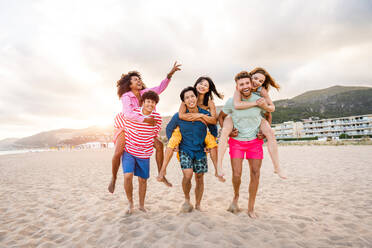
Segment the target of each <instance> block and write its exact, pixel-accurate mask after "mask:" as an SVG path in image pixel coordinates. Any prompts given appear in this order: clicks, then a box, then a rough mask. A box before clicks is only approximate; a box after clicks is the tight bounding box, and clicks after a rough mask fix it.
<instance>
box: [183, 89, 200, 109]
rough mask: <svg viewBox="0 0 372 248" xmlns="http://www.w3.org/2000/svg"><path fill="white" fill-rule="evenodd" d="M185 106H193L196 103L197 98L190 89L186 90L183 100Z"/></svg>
mask: <svg viewBox="0 0 372 248" xmlns="http://www.w3.org/2000/svg"><path fill="white" fill-rule="evenodd" d="M183 101H184V102H185V104H186V107H187V108H189V109H190V108H191V109H192V108H195V107H196V103H197V98H196V96H195V94H194V92H193V91H192V90H189V91H186V92H185V96H184V100H183Z"/></svg>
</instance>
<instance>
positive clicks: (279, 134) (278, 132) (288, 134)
mask: <svg viewBox="0 0 372 248" xmlns="http://www.w3.org/2000/svg"><path fill="white" fill-rule="evenodd" d="M273 129H274V130H275V137H276V139H277V140H280V139H295V138H301V137H302V136H303V134H302V131H303V124H302V122H300V121H299V122H294V121H286V122H283V123H280V124H274V125H273Z"/></svg>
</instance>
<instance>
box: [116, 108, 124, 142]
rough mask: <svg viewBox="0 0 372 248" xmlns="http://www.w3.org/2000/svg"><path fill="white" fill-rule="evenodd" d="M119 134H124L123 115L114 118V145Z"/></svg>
mask: <svg viewBox="0 0 372 248" xmlns="http://www.w3.org/2000/svg"><path fill="white" fill-rule="evenodd" d="M121 132H124V115H123V113H121V112H120V113H119V114H117V115H116V116H115V123H114V139H113V141H114V144H116V140H117V138H118V136H119V134H120V133H121Z"/></svg>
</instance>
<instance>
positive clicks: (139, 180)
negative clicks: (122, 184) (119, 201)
mask: <svg viewBox="0 0 372 248" xmlns="http://www.w3.org/2000/svg"><path fill="white" fill-rule="evenodd" d="M138 183H139V184H141V185H145V184H146V183H147V179H144V178H141V177H138Z"/></svg>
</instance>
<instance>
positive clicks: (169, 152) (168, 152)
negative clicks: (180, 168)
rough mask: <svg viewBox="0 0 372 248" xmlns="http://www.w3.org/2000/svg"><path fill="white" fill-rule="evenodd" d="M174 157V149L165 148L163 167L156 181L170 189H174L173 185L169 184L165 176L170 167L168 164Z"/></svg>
mask: <svg viewBox="0 0 372 248" xmlns="http://www.w3.org/2000/svg"><path fill="white" fill-rule="evenodd" d="M172 156H173V149H172V148H169V147H167V148H165V154H164V161H163V165H162V167H161V169H160V171H159V175H158V176H157V177H156V179H157V180H158V181H159V182H163V183H164V184H165V185H166V186H168V187H172V184H171V183H170V182H168V180H167V179H166V178H165V175H166V174H167V167H168V164H169V162H170V160H171V158H172Z"/></svg>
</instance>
